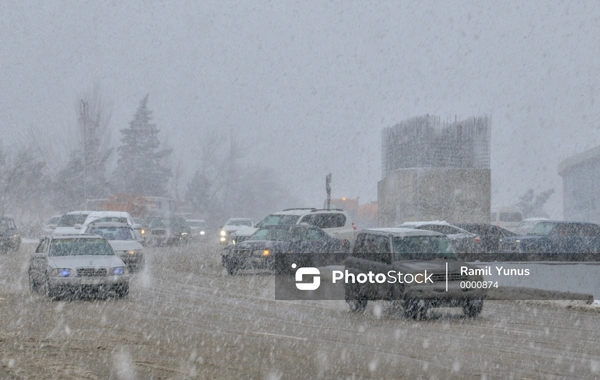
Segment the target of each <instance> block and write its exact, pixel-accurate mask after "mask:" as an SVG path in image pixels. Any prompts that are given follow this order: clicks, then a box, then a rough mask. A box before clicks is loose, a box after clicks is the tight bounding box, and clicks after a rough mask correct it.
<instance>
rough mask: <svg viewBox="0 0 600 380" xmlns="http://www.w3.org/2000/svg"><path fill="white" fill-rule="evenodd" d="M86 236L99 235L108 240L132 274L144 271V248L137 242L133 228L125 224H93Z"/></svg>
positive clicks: (90, 225)
mask: <svg viewBox="0 0 600 380" xmlns="http://www.w3.org/2000/svg"><path fill="white" fill-rule="evenodd" d="M85 233H86V234H91V235H98V236H101V237H103V238H105V239H106V240H108V243H109V244H110V246H111V247H112V249H113V250H114V251H115V253H116V254H117V255H118V256H119V257H120V258H121V260H123V262H124V263H125V264H126V265H127V269H129V271H130V272H137V271H140V270H142V269H144V266H145V263H146V261H145V257H144V247H143V246H142V244H140V242H139V241H138V240H137V235H136V234H135V231H134V230H133V228H131V226H129V225H128V224H125V223H112V222H98V221H96V222H92V223H90V224H89V226H88V228H87V230H86V231H85Z"/></svg>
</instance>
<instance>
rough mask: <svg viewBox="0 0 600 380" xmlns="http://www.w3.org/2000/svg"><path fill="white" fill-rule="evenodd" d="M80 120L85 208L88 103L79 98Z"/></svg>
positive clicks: (85, 203) (84, 200)
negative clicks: (81, 126)
mask: <svg viewBox="0 0 600 380" xmlns="http://www.w3.org/2000/svg"><path fill="white" fill-rule="evenodd" d="M80 117H81V120H82V122H83V202H84V207H85V209H86V210H87V121H88V120H87V119H88V103H87V102H86V101H84V100H83V99H81V115H80Z"/></svg>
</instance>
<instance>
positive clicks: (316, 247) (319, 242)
mask: <svg viewBox="0 0 600 380" xmlns="http://www.w3.org/2000/svg"><path fill="white" fill-rule="evenodd" d="M348 250H349V247H348V246H347V245H346V244H344V242H343V241H342V240H341V239H338V238H334V237H331V236H330V235H328V234H327V233H325V232H324V231H323V230H322V229H320V228H319V227H316V226H311V225H308V224H293V225H278V226H265V227H263V228H260V229H259V230H258V231H256V232H255V233H254V234H253V235H252V236H251V237H250V238H249V239H248V240H245V241H243V242H241V243H239V244H232V245H229V246H227V247H225V248H224V249H223V253H222V259H223V266H224V267H225V268H226V269H227V273H229V274H231V275H233V274H235V273H236V272H237V271H238V270H239V269H267V270H273V271H274V272H275V274H279V273H284V272H291V271H292V264H296V265H297V266H298V267H301V266H309V267H314V266H323V265H331V264H341V263H342V262H343V261H344V259H345V258H346V256H347V254H348Z"/></svg>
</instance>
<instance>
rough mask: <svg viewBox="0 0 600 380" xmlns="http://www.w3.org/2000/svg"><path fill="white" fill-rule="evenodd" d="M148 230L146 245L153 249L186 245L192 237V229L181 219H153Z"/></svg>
mask: <svg viewBox="0 0 600 380" xmlns="http://www.w3.org/2000/svg"><path fill="white" fill-rule="evenodd" d="M148 230H149V232H150V233H149V234H146V237H145V240H146V244H147V245H151V246H155V247H160V246H173V245H181V244H187V243H189V241H190V238H191V235H192V229H191V228H190V226H189V225H188V224H187V223H186V221H185V219H183V218H181V217H171V218H161V217H158V218H153V219H151V221H150V224H149V225H148Z"/></svg>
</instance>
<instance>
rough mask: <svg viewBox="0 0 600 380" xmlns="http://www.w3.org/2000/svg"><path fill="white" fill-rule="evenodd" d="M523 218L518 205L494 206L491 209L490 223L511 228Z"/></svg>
mask: <svg viewBox="0 0 600 380" xmlns="http://www.w3.org/2000/svg"><path fill="white" fill-rule="evenodd" d="M522 220H523V213H522V212H521V210H520V209H519V208H518V207H515V206H508V207H496V208H492V210H491V223H492V224H493V225H496V226H498V227H502V228H506V229H507V230H511V231H512V230H513V228H516V227H517V226H518V225H519V223H521V221H522Z"/></svg>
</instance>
